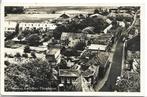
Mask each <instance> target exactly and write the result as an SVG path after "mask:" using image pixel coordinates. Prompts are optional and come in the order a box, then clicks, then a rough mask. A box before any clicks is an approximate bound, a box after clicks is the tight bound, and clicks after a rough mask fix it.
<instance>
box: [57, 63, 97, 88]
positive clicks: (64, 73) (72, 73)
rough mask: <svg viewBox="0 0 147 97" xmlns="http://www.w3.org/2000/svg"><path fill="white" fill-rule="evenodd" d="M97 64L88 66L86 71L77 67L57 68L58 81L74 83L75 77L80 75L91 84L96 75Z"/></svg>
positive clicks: (65, 83)
mask: <svg viewBox="0 0 147 97" xmlns="http://www.w3.org/2000/svg"><path fill="white" fill-rule="evenodd" d="M98 70H99V66H94V65H92V66H90V67H89V68H88V69H87V70H86V71H82V70H77V69H59V77H60V83H61V84H64V85H67V84H74V83H75V82H76V79H77V78H78V77H79V76H80V75H82V76H83V77H84V78H85V79H86V80H87V83H88V84H90V85H93V84H94V83H95V81H96V79H97V77H98Z"/></svg>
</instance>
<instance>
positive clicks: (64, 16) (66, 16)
mask: <svg viewBox="0 0 147 97" xmlns="http://www.w3.org/2000/svg"><path fill="white" fill-rule="evenodd" d="M60 17H62V18H69V16H68V15H67V14H65V13H64V14H62V15H61V16H60Z"/></svg>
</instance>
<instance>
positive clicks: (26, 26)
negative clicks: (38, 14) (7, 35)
mask: <svg viewBox="0 0 147 97" xmlns="http://www.w3.org/2000/svg"><path fill="white" fill-rule="evenodd" d="M56 27H57V26H56V25H55V24H52V23H44V22H42V23H20V24H19V29H21V30H25V29H33V28H35V29H39V28H40V29H43V30H46V29H48V30H53V29H55V28H56Z"/></svg>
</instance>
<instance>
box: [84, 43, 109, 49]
mask: <svg viewBox="0 0 147 97" xmlns="http://www.w3.org/2000/svg"><path fill="white" fill-rule="evenodd" d="M87 49H88V50H91V51H99V50H100V51H106V49H107V45H100V44H91V45H90V46H88V48H87Z"/></svg>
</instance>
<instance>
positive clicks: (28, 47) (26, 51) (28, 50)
mask: <svg viewBox="0 0 147 97" xmlns="http://www.w3.org/2000/svg"><path fill="white" fill-rule="evenodd" d="M30 51H31V49H30V46H28V45H27V46H25V47H24V53H30Z"/></svg>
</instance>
